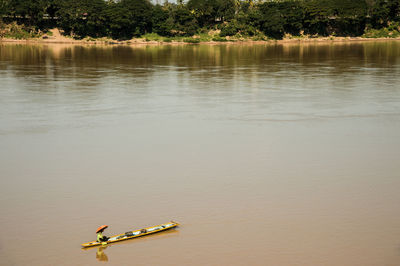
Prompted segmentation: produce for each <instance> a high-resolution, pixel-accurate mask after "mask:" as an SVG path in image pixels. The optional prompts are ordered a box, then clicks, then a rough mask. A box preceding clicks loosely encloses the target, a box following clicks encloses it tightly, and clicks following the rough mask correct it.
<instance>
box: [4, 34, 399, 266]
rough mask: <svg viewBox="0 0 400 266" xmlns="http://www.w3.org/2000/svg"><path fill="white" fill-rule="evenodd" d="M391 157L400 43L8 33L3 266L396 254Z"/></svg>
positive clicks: (361, 261)
mask: <svg viewBox="0 0 400 266" xmlns="http://www.w3.org/2000/svg"><path fill="white" fill-rule="evenodd" d="M399 161H400V42H398V41H397V42H396V41H384V42H364V43H353V42H351V43H350V42H348V43H337V44H332V43H325V44H311V43H310V44H284V45H278V44H276V45H275V44H269V45H236V44H235V45H214V46H213V45H178V46H173V45H172V46H168V45H165V46H156V45H155V46H135V47H123V46H79V45H75V46H73V45H60V44H54V45H23V44H4V43H3V44H0V213H1V214H0V226H1V230H0V232H1V233H0V265H97V264H104V263H106V264H109V265H246V266H247V265H326V266H330V265H341V266H342V265H363V266H373V265H374V266H375V265H377V266H378V265H379V266H381V265H385V266H392V265H393V266H394V265H400V163H399ZM170 220H175V221H177V222H180V223H181V226H180V227H179V228H177V229H176V230H170V231H167V232H165V233H160V234H156V235H153V236H148V237H144V238H139V239H134V240H129V241H125V242H121V243H119V244H113V245H110V246H108V247H106V248H105V249H98V248H93V249H88V250H82V249H81V248H80V244H81V243H84V242H88V241H91V240H94V239H95V237H96V234H95V230H96V228H97V227H98V226H100V225H102V224H108V225H109V226H110V227H109V229H107V230H106V231H105V234H106V235H114V234H119V233H123V232H127V231H129V230H132V229H140V228H144V227H147V226H152V225H157V224H161V223H165V222H168V221H170ZM101 260H103V261H101ZM106 260H108V262H106Z"/></svg>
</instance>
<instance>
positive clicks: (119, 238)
mask: <svg viewBox="0 0 400 266" xmlns="http://www.w3.org/2000/svg"><path fill="white" fill-rule="evenodd" d="M177 226H179V223H177V222H174V221H171V222H169V223H165V224H160V225H157V226H152V227H147V228H144V229H139V230H136V231H129V232H126V233H124V234H120V235H115V236H111V237H110V238H109V239H108V240H107V241H105V242H103V243H107V244H111V243H115V242H119V241H124V240H128V239H132V238H136V237H141V236H146V235H150V234H154V233H158V232H161V231H165V230H168V229H171V228H175V227H177ZM99 245H102V242H97V241H92V242H88V243H84V244H82V247H83V248H90V247H95V246H99Z"/></svg>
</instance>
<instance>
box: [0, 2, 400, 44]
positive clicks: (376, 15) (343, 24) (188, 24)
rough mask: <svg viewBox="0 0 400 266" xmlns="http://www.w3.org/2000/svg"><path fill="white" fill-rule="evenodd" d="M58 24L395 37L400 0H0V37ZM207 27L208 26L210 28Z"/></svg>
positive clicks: (177, 34) (246, 34) (112, 32)
mask: <svg viewBox="0 0 400 266" xmlns="http://www.w3.org/2000/svg"><path fill="white" fill-rule="evenodd" d="M54 27H58V28H60V29H62V30H63V31H64V33H65V34H66V35H70V36H72V37H74V38H84V37H87V36H88V37H92V38H99V37H110V38H113V39H119V40H128V39H131V38H133V37H141V36H144V38H145V39H146V40H157V41H167V42H168V41H171V40H173V39H179V38H180V39H181V40H184V41H187V42H192V43H197V42H199V41H204V40H211V39H213V40H216V41H229V40H231V41H232V40H235V39H236V40H238V39H240V38H252V39H254V40H265V39H281V38H284V37H288V38H297V37H301V36H309V37H320V36H364V37H371V38H375V37H398V36H399V35H400V33H399V32H400V0H276V1H273V0H270V1H253V0H189V1H185V2H183V1H178V3H177V4H175V3H169V2H165V3H164V4H163V5H154V4H152V3H151V2H150V1H149V0H120V1H117V0H114V1H113V0H107V1H105V0H73V1H71V0H0V37H14V38H29V37H35V36H37V34H40V33H41V32H46V31H47V30H48V29H50V28H54ZM210 32H212V33H213V34H211V35H210V34H209V33H210Z"/></svg>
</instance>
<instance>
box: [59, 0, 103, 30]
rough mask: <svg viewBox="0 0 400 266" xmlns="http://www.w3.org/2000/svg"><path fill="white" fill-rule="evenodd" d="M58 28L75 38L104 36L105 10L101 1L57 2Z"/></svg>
mask: <svg viewBox="0 0 400 266" xmlns="http://www.w3.org/2000/svg"><path fill="white" fill-rule="evenodd" d="M56 6H57V11H56V16H57V17H58V22H57V23H58V26H59V27H61V28H62V29H63V30H64V31H65V33H70V34H73V35H74V36H75V37H84V36H92V37H100V36H104V34H105V29H104V23H105V20H106V18H105V14H104V11H105V8H106V3H105V2H104V1H103V0H75V1H69V0H59V1H57V3H56Z"/></svg>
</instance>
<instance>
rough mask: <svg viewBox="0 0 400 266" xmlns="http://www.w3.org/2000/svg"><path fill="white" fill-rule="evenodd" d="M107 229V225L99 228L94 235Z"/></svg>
mask: <svg viewBox="0 0 400 266" xmlns="http://www.w3.org/2000/svg"><path fill="white" fill-rule="evenodd" d="M107 227H108V225H102V226H100V227H99V228H97V230H96V233H98V232H102V231H104V229H106V228H107Z"/></svg>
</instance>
